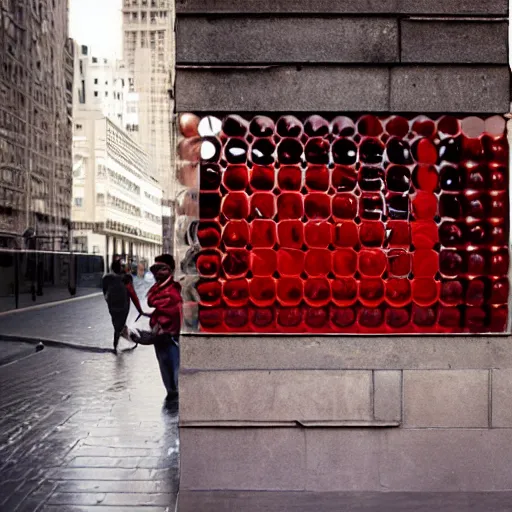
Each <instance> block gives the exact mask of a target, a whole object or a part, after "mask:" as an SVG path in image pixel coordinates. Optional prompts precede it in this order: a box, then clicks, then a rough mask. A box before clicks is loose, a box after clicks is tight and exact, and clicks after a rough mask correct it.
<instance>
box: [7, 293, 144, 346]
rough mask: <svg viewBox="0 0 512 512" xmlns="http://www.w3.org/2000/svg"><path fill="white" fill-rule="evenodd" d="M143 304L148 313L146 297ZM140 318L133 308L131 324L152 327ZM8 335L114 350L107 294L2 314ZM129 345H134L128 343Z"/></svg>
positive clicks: (129, 321)
mask: <svg viewBox="0 0 512 512" xmlns="http://www.w3.org/2000/svg"><path fill="white" fill-rule="evenodd" d="M140 297H141V298H142V300H141V304H142V307H143V309H144V310H145V311H146V310H147V307H146V305H145V302H144V298H143V297H144V294H143V293H142V292H141V294H140ZM137 316H138V313H137V311H136V310H135V308H134V307H133V305H132V306H131V308H130V316H129V317H128V321H127V323H128V325H129V326H131V327H136V328H138V329H144V328H148V320H147V318H141V319H140V320H139V321H138V322H137V323H135V320H136V318H137ZM1 335H7V336H12V337H18V338H27V339H33V340H40V339H42V340H54V341H59V342H63V343H68V344H71V345H79V346H82V347H86V348H102V349H110V348H112V339H113V328H112V323H111V320H110V315H109V314H108V310H107V305H106V303H105V299H104V298H103V295H99V296H98V295H96V296H91V297H85V298H81V299H79V300H71V301H68V302H65V303H60V304H57V305H47V306H44V307H42V308H40V309H29V310H25V311H23V310H21V311H16V312H10V313H5V314H1V315H0V336H1ZM126 344H127V346H129V345H130V343H129V342H126Z"/></svg>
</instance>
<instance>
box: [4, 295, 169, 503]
mask: <svg viewBox="0 0 512 512" xmlns="http://www.w3.org/2000/svg"><path fill="white" fill-rule="evenodd" d="M90 306H92V304H90ZM45 316H46V315H45ZM0 349H1V342H0ZM0 389H1V390H2V392H1V393H0V510H1V511H6V512H7V511H8V512H85V511H87V512H112V511H117V512H119V511H121V510H122V511H124V510H126V511H128V510H134V511H135V510H137V511H142V512H164V511H174V506H175V500H176V493H177V489H178V457H179V455H178V449H179V442H178V427H177V405H176V408H175V409H176V410H174V411H169V410H167V409H164V408H163V399H164V396H165V391H164V388H163V386H162V384H161V382H160V374H159V372H158V368H157V363H156V360H155V356H154V353H153V350H152V349H151V348H150V347H139V348H137V349H136V350H133V351H125V352H121V353H120V355H119V356H118V357H115V356H114V355H113V354H108V353H107V354H93V353H86V352H79V351H76V350H72V349H54V348H46V349H45V350H43V351H42V352H39V353H35V352H34V354H33V355H32V356H29V357H27V358H25V359H23V360H20V361H18V362H15V363H11V364H8V365H6V366H3V367H0Z"/></svg>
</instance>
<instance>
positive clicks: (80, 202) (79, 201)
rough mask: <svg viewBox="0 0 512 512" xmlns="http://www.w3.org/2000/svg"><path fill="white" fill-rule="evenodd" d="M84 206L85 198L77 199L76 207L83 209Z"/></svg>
mask: <svg viewBox="0 0 512 512" xmlns="http://www.w3.org/2000/svg"><path fill="white" fill-rule="evenodd" d="M83 205H84V198H83V197H75V206H77V207H78V208H81V207H82V206H83Z"/></svg>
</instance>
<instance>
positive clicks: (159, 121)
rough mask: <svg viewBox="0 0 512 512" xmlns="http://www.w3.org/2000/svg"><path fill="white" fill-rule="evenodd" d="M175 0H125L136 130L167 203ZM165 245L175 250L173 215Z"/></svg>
mask: <svg viewBox="0 0 512 512" xmlns="http://www.w3.org/2000/svg"><path fill="white" fill-rule="evenodd" d="M172 6H173V2H172V0H124V2H123V33H124V41H123V43H124V45H123V48H124V61H125V62H126V65H127V68H128V72H129V74H130V75H131V77H133V80H132V81H131V83H130V87H131V91H132V92H133V93H135V94H137V95H138V107H139V113H138V123H137V124H136V129H135V130H133V135H134V137H136V140H137V141H138V142H139V143H140V144H141V145H142V147H143V148H144V149H145V150H146V151H147V152H148V155H149V157H150V160H151V162H152V165H153V167H154V172H155V177H157V179H158V180H159V182H160V184H161V185H162V188H163V191H164V207H165V209H166V211H167V212H170V211H171V210H170V208H169V207H170V206H172V204H173V200H174V198H175V196H176V191H175V179H174V165H173V163H172V162H173V161H172V160H171V158H172V157H171V155H172V153H173V152H171V146H172V137H173V132H172V130H171V119H172V117H171V112H172V110H173V105H172V103H171V99H170V95H169V90H170V88H171V83H172V76H171V75H172V70H173V68H174V64H173V63H174V30H173V14H174V13H173V7H172ZM164 217H165V218H164V249H165V250H166V251H171V250H172V247H171V245H170V241H171V230H170V229H169V223H170V215H169V213H168V214H167V215H165V216H164Z"/></svg>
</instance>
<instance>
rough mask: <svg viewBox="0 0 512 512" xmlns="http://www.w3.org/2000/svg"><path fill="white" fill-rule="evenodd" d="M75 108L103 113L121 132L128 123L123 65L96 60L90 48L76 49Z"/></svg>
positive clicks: (100, 59) (126, 86) (127, 87)
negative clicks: (119, 127) (120, 128)
mask: <svg viewBox="0 0 512 512" xmlns="http://www.w3.org/2000/svg"><path fill="white" fill-rule="evenodd" d="M75 61H76V62H77V66H76V69H75V73H76V74H75V83H76V85H75V90H76V97H75V105H76V109H77V110H79V111H81V112H83V111H91V110H100V111H101V112H102V113H103V115H105V116H106V117H108V118H109V119H110V120H111V121H113V122H114V123H116V124H117V125H118V126H121V127H122V128H126V127H127V123H128V121H129V120H128V102H129V97H128V95H129V85H128V82H129V78H128V71H127V69H126V67H125V65H124V63H123V62H122V61H119V60H115V59H107V58H103V57H96V56H94V53H93V52H91V48H89V47H88V46H84V45H76V51H75Z"/></svg>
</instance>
